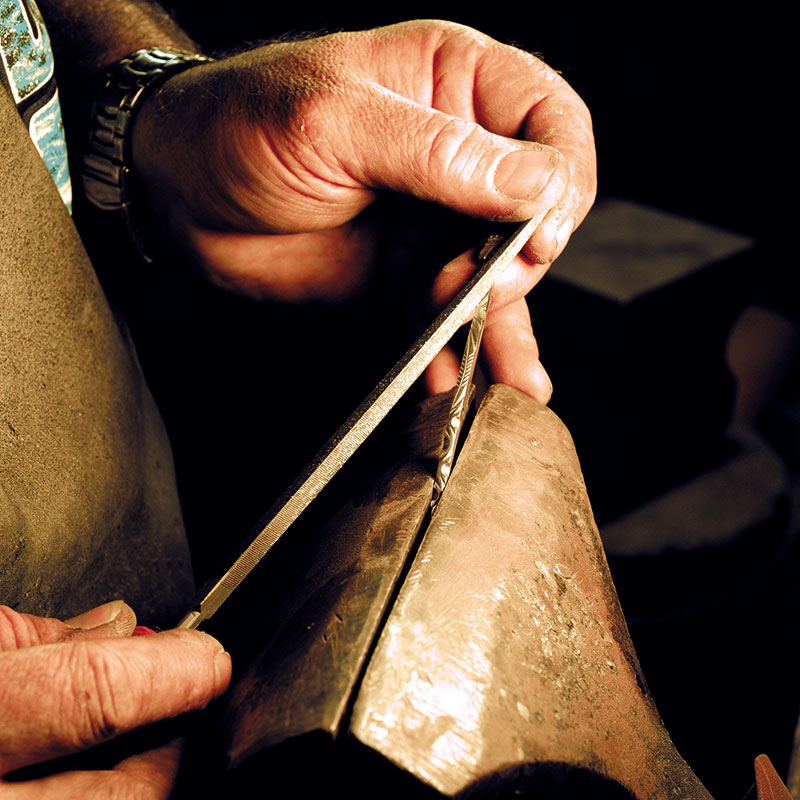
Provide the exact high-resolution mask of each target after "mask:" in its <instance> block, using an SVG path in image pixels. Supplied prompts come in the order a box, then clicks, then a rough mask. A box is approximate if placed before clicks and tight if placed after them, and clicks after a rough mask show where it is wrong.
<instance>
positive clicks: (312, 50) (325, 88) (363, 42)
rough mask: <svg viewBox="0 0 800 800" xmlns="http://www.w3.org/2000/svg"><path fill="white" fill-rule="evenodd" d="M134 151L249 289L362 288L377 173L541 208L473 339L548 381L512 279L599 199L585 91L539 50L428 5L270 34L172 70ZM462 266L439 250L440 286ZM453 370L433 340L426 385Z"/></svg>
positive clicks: (513, 366)
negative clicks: (373, 23) (364, 25)
mask: <svg viewBox="0 0 800 800" xmlns="http://www.w3.org/2000/svg"><path fill="white" fill-rule="evenodd" d="M523 140H524V141H523ZM133 154H134V164H135V168H136V170H137V173H138V174H139V176H140V178H141V179H142V181H143V183H144V185H145V187H147V191H148V195H149V200H150V202H151V205H153V206H154V207H155V208H156V214H157V215H158V217H159V218H161V219H163V220H164V221H165V223H166V225H167V227H168V229H169V230H170V232H171V235H172V237H173V239H174V240H175V241H176V242H179V243H180V245H181V246H182V247H183V248H184V249H185V250H186V251H187V252H188V254H189V255H190V256H191V258H192V259H193V260H194V261H195V262H196V263H198V264H199V265H200V267H201V269H202V270H203V271H204V272H205V273H206V274H207V275H208V276H209V277H210V279H211V280H212V281H214V282H216V283H217V284H219V285H222V286H225V287H228V288H231V289H233V290H235V291H239V292H244V293H247V294H250V295H252V296H255V297H277V298H281V299H285V300H304V299H312V298H325V299H338V298H341V297H345V296H348V295H349V294H350V293H352V292H353V291H354V290H355V289H357V288H358V286H359V285H361V283H362V282H363V280H364V278H365V275H366V272H367V271H368V270H369V268H370V267H371V266H372V262H373V258H374V250H375V241H374V234H373V231H372V230H371V229H370V228H369V227H368V226H367V225H365V224H364V218H363V215H361V212H362V211H364V209H366V208H367V207H368V206H369V205H370V204H371V203H372V202H373V201H374V200H375V199H376V197H377V196H378V195H379V193H380V192H381V191H384V190H391V191H395V192H401V193H406V194H411V195H414V196H415V197H418V198H420V199H422V200H428V201H434V202H436V203H439V204H442V205H445V206H448V207H450V208H452V209H455V210H457V211H460V212H462V213H465V214H469V215H473V216H477V217H484V218H490V219H496V220H504V221H519V220H522V219H526V218H529V217H532V216H535V215H542V216H543V222H542V223H541V225H540V226H539V227H538V229H537V230H536V232H535V233H534V235H533V236H532V237H531V239H530V241H529V242H528V243H527V245H526V247H525V248H524V250H523V252H522V254H521V255H520V256H519V257H518V258H517V259H516V261H515V262H514V264H513V265H512V266H510V267H509V268H508V270H507V272H506V274H505V275H504V276H503V278H502V279H501V281H500V282H499V283H498V285H497V287H496V289H495V293H494V298H493V303H492V308H491V311H490V315H489V319H488V320H487V327H486V332H485V335H484V346H483V351H484V353H485V355H486V356H487V357H488V360H489V362H490V366H491V369H492V373H493V374H492V378H493V379H494V380H499V381H503V382H506V383H510V384H511V385H514V386H517V387H518V388H520V389H522V390H524V391H527V392H529V393H530V394H533V395H534V396H535V397H537V398H538V399H540V400H544V401H546V400H547V399H548V398H549V394H550V383H549V379H548V378H547V375H546V373H544V370H543V369H542V368H541V364H540V363H539V360H538V350H537V348H536V342H535V339H534V338H533V333H532V330H531V327H530V318H529V315H528V311H527V306H526V304H525V301H524V295H525V294H526V293H527V292H528V291H529V290H530V288H531V287H532V286H533V285H534V284H535V283H536V282H537V281H538V280H539V279H540V278H541V276H542V275H543V274H544V272H545V271H546V269H547V267H548V266H549V264H550V263H551V262H552V261H553V260H554V258H556V256H557V255H558V254H559V253H560V252H561V250H563V248H564V246H565V244H566V242H567V240H568V239H569V236H570V235H571V233H572V231H573V230H574V228H575V227H577V225H578V224H579V223H580V222H581V221H582V219H583V217H584V216H585V214H586V212H587V211H588V209H589V207H590V205H591V203H592V202H593V199H594V194H595V161H594V146H593V139H592V133H591V122H590V119H589V114H588V112H587V110H586V108H585V106H584V105H583V103H582V102H581V100H580V98H578V96H577V95H576V94H575V93H574V92H573V91H572V90H571V89H570V88H569V86H568V85H567V84H566V82H565V81H563V80H562V79H561V78H560V77H559V76H558V75H557V74H556V73H555V72H554V71H553V70H551V69H549V68H548V67H547V66H546V65H544V64H543V63H542V62H541V61H539V60H538V59H536V58H535V57H533V56H531V55H529V54H527V53H524V52H522V51H520V50H517V49H515V48H513V47H508V46H506V45H502V44H499V43H498V42H495V41H493V40H492V39H490V38H488V37H486V36H484V35H483V34H480V33H478V32H476V31H474V30H471V29H469V28H465V27H463V26H460V25H456V24H453V23H445V22H437V21H413V22H409V23H402V24H399V25H393V26H389V27H386V28H379V29H375V30H371V31H364V32H357V33H343V34H334V35H331V36H324V37H320V38H316V39H310V40H306V41H300V42H288V43H286V42H282V43H276V44H272V45H269V46H267V47H263V48H259V49H256V50H253V51H251V52H248V53H244V54H242V55H240V56H236V57H233V58H229V59H225V60H223V61H220V62H217V63H215V64H212V65H209V66H204V67H199V68H196V69H192V70H189V71H187V72H185V73H182V74H180V75H178V76H176V77H174V78H172V79H171V80H170V81H168V82H167V83H166V84H165V86H164V87H162V89H161V90H160V91H159V92H158V93H157V94H156V95H155V96H154V97H153V98H152V99H151V100H149V101H148V102H146V103H145V104H144V106H143V107H142V110H141V112H140V114H139V116H138V119H137V123H136V127H135V129H134V139H133ZM473 269H474V263H473V261H472V258H471V257H470V256H469V255H465V256H463V257H461V258H460V259H457V260H456V261H455V262H452V263H451V264H450V265H448V267H447V268H446V270H445V271H444V272H443V273H442V274H441V275H440V276H439V278H438V279H437V280H436V282H435V285H434V287H433V298H434V300H435V302H437V303H438V304H442V303H444V302H446V300H447V299H448V298H449V296H450V295H452V294H453V293H454V291H455V290H456V289H457V288H458V286H459V285H461V283H463V281H464V280H465V278H466V276H467V275H468V274H469V273H470V272H471V271H472V270H473ZM456 372H457V364H456V362H455V359H454V357H453V356H449V355H448V354H447V353H446V352H445V353H443V354H442V356H440V357H439V358H438V359H437V361H436V362H434V364H433V365H432V368H431V370H430V371H429V375H428V382H429V386H430V388H431V389H432V390H434V391H438V390H442V389H445V388H449V386H451V385H452V383H453V381H454V378H455V374H456Z"/></svg>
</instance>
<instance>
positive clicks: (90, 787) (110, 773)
mask: <svg viewBox="0 0 800 800" xmlns="http://www.w3.org/2000/svg"><path fill="white" fill-rule="evenodd" d="M135 625H136V617H135V615H134V613H133V611H132V610H131V609H130V607H129V606H126V605H125V604H124V603H122V602H120V601H116V602H114V603H107V604H106V605H103V606H99V607H98V608H95V609H92V610H91V611H88V612H86V613H85V614H82V615H80V616H79V617H76V618H75V619H72V620H69V621H68V622H60V621H59V620H56V619H48V618H44V617H35V616H29V615H26V614H18V613H16V612H15V611H13V610H11V609H10V608H7V607H6V606H0V797H2V798H3V800H6V798H8V800H27V798H36V799H37V800H46V798H62V797H91V798H101V797H122V796H125V797H129V796H130V797H133V796H135V797H137V798H166V797H168V796H169V793H170V790H171V787H172V784H173V782H174V780H175V777H176V774H177V760H178V756H179V750H180V746H179V744H178V743H177V742H172V743H170V744H168V745H166V746H161V747H159V748H157V749H153V750H149V751H147V752H144V753H138V754H136V755H133V756H131V757H129V758H126V759H125V760H123V761H122V762H120V763H119V764H118V765H117V766H116V767H115V768H114V769H113V770H97V771H89V770H80V771H78V770H76V771H71V772H62V773H56V774H54V775H48V776H47V777H43V778H39V779H33V780H28V781H19V782H16V781H4V780H3V779H2V776H5V775H7V774H8V773H10V772H12V771H13V770H17V769H20V768H22V767H26V766H30V765H33V764H40V763H42V762H46V761H50V760H51V759H54V758H58V757H59V756H63V755H67V754H70V753H76V752H79V751H82V750H86V749H87V748H90V747H92V746H94V745H96V744H100V743H101V742H104V741H107V740H109V739H112V738H114V737H116V736H118V735H120V734H122V733H125V732H127V731H130V730H132V729H134V728H137V727H139V726H142V725H147V724H149V723H152V722H155V721H157V720H161V719H165V718H168V717H173V716H177V715H178V714H181V713H183V712H186V711H191V710H194V709H199V708H202V707H204V706H205V705H206V704H207V703H208V702H209V701H210V700H211V699H213V698H214V697H216V696H218V695H220V694H221V693H222V692H223V691H224V690H225V688H226V687H227V685H228V682H229V680H230V669H231V665H230V657H229V656H228V654H227V653H225V652H224V651H223V650H222V647H221V646H220V644H219V643H218V642H217V641H216V640H214V639H212V638H211V637H210V636H207V635H205V634H201V633H199V632H197V631H168V632H165V633H160V634H157V635H155V636H138V637H135V638H131V633H132V632H133V630H134V628H135Z"/></svg>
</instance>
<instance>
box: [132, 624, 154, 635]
mask: <svg viewBox="0 0 800 800" xmlns="http://www.w3.org/2000/svg"><path fill="white" fill-rule="evenodd" d="M154 633H155V631H154V630H153V629H152V628H148V627H146V626H145V625H137V626H136V627H135V628H134V629H133V633H132V634H131V636H151V635H153V634H154Z"/></svg>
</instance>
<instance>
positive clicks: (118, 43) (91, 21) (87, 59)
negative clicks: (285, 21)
mask: <svg viewBox="0 0 800 800" xmlns="http://www.w3.org/2000/svg"><path fill="white" fill-rule="evenodd" d="M37 5H38V6H39V9H40V11H41V12H42V16H43V17H44V20H45V23H46V24H47V29H48V32H49V34H50V39H51V41H52V45H53V51H54V54H55V63H56V76H57V80H58V86H59V93H60V95H61V103H62V108H63V111H64V118H65V123H66V130H67V136H68V138H71V139H72V140H73V141H74V142H75V143H76V145H78V148H77V149H82V147H83V141H84V137H85V133H86V125H87V124H88V121H89V110H90V108H91V103H92V97H93V95H94V93H95V92H96V90H97V88H98V81H99V77H100V75H101V74H102V71H103V68H104V67H105V66H107V65H108V64H112V63H113V62H115V61H118V60H119V59H120V58H123V57H124V56H126V55H128V54H129V53H132V52H133V51H134V50H138V49H140V48H145V47H169V48H177V49H180V50H188V51H190V52H194V51H196V49H197V48H196V46H195V44H194V43H193V42H192V40H191V38H190V37H189V36H188V35H187V34H186V33H185V32H184V31H183V30H181V28H180V27H179V26H178V25H177V24H176V23H175V22H174V20H172V18H171V17H170V16H169V15H168V14H167V13H166V12H165V11H164V10H163V9H162V8H161V7H160V6H158V5H157V4H156V3H150V2H146V0H38V2H37Z"/></svg>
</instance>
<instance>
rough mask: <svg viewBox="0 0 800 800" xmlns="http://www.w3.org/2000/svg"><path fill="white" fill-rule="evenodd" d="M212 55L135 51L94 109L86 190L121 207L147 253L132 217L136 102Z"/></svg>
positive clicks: (117, 68)
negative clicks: (133, 126) (132, 165)
mask: <svg viewBox="0 0 800 800" xmlns="http://www.w3.org/2000/svg"><path fill="white" fill-rule="evenodd" d="M213 60H214V59H212V58H208V57H206V56H202V55H199V54H197V53H186V52H183V51H180V50H165V49H162V48H157V47H154V48H150V49H147V50H137V51H136V52H134V53H131V54H130V55H129V56H126V57H125V58H123V59H121V60H120V61H118V62H116V64H113V65H112V66H111V67H110V68H109V69H108V71H107V77H106V81H105V84H104V85H103V88H102V89H101V90H100V92H99V94H98V95H97V97H96V99H95V102H94V106H93V108H92V125H91V131H90V134H89V143H88V148H87V152H86V154H85V155H84V159H83V188H84V191H85V193H86V196H87V198H88V199H89V201H90V202H91V203H92V204H93V205H95V206H97V207H98V208H101V209H103V210H105V211H122V212H123V215H124V217H125V222H126V224H127V225H128V230H129V231H130V232H131V235H132V236H133V238H134V241H135V242H136V245H137V247H138V248H139V250H140V251H141V252H142V253H143V254H144V251H143V248H142V243H141V238H140V236H139V234H138V232H137V230H136V228H135V226H133V224H132V221H131V218H130V204H131V194H132V192H131V188H132V187H131V183H132V182H131V169H130V162H131V158H130V156H131V153H130V148H131V142H130V131H131V126H132V122H133V118H134V114H135V112H136V108H137V106H138V105H139V104H140V103H141V101H142V100H143V99H144V97H145V96H146V95H147V94H148V93H149V92H152V91H153V90H155V89H156V88H158V87H159V86H160V85H161V84H163V83H165V82H166V81H167V80H168V79H169V78H171V77H172V76H173V75H176V74H178V73H179V72H183V71H184V70H186V69H188V68H189V67H193V66H195V65H197V64H206V63H209V62H211V61H213Z"/></svg>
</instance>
